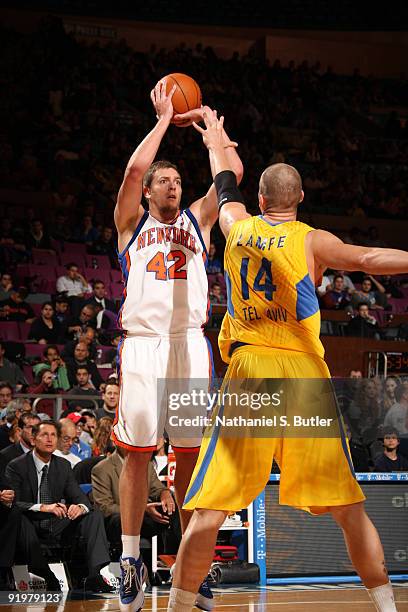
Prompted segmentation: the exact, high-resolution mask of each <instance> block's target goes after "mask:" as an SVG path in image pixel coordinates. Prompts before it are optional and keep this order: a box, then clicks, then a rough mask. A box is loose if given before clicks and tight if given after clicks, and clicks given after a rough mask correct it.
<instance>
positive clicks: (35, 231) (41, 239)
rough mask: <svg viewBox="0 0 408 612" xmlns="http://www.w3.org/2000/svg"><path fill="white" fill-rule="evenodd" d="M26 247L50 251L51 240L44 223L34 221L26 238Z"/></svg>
mask: <svg viewBox="0 0 408 612" xmlns="http://www.w3.org/2000/svg"><path fill="white" fill-rule="evenodd" d="M25 244H26V246H27V247H28V248H29V249H30V250H31V249H33V248H35V249H50V248H51V243H50V238H49V236H48V235H47V233H46V232H45V231H44V227H43V224H42V221H41V220H40V219H33V220H32V221H31V223H30V229H29V232H28V234H27V236H26V238H25Z"/></svg>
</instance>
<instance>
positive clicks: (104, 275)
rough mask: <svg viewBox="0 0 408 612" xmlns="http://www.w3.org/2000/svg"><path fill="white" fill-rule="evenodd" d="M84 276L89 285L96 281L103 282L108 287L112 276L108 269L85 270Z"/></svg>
mask: <svg viewBox="0 0 408 612" xmlns="http://www.w3.org/2000/svg"><path fill="white" fill-rule="evenodd" d="M84 276H85V278H86V280H87V281H88V283H90V282H91V281H95V280H101V281H103V282H104V283H105V285H106V287H109V285H110V274H109V270H108V269H106V268H105V269H101V268H85V270H84Z"/></svg>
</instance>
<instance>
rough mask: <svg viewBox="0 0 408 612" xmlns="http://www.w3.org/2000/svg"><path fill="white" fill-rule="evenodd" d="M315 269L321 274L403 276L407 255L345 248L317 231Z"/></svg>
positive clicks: (313, 237)
mask: <svg viewBox="0 0 408 612" xmlns="http://www.w3.org/2000/svg"><path fill="white" fill-rule="evenodd" d="M310 243H311V249H312V252H313V256H314V261H315V265H316V264H317V266H318V268H320V271H322V270H325V269H326V268H333V269H335V270H347V271H348V272H353V271H356V270H359V271H362V272H366V273H367V274H403V273H405V272H408V252H407V251H400V250H398V249H384V248H380V247H362V246H355V245H352V244H345V243H344V242H342V241H341V240H340V238H337V236H334V235H333V234H331V233H330V232H325V231H324V230H315V231H313V232H311V233H310Z"/></svg>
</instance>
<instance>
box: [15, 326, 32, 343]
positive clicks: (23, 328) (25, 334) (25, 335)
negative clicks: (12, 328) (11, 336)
mask: <svg viewBox="0 0 408 612" xmlns="http://www.w3.org/2000/svg"><path fill="white" fill-rule="evenodd" d="M18 326H19V328H20V338H21V340H24V341H26V340H27V338H28V333H29V331H30V329H31V323H25V322H24V321H20V322H19V324H18Z"/></svg>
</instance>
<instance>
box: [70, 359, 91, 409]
mask: <svg viewBox="0 0 408 612" xmlns="http://www.w3.org/2000/svg"><path fill="white" fill-rule="evenodd" d="M75 377H76V382H77V384H76V385H75V386H74V387H72V389H71V390H70V392H69V393H70V395H81V396H82V395H83V396H85V397H86V396H87V395H91V396H95V394H97V391H96V389H95V387H94V385H93V384H92V383H91V381H90V375H89V370H88V367H87V366H86V365H80V366H78V367H77V368H76V371H75ZM68 408H69V411H70V412H77V411H80V410H84V409H85V408H89V409H90V410H92V409H93V408H95V402H94V401H93V400H90V401H89V400H88V401H86V400H79V399H75V400H70V401H69V402H68Z"/></svg>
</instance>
